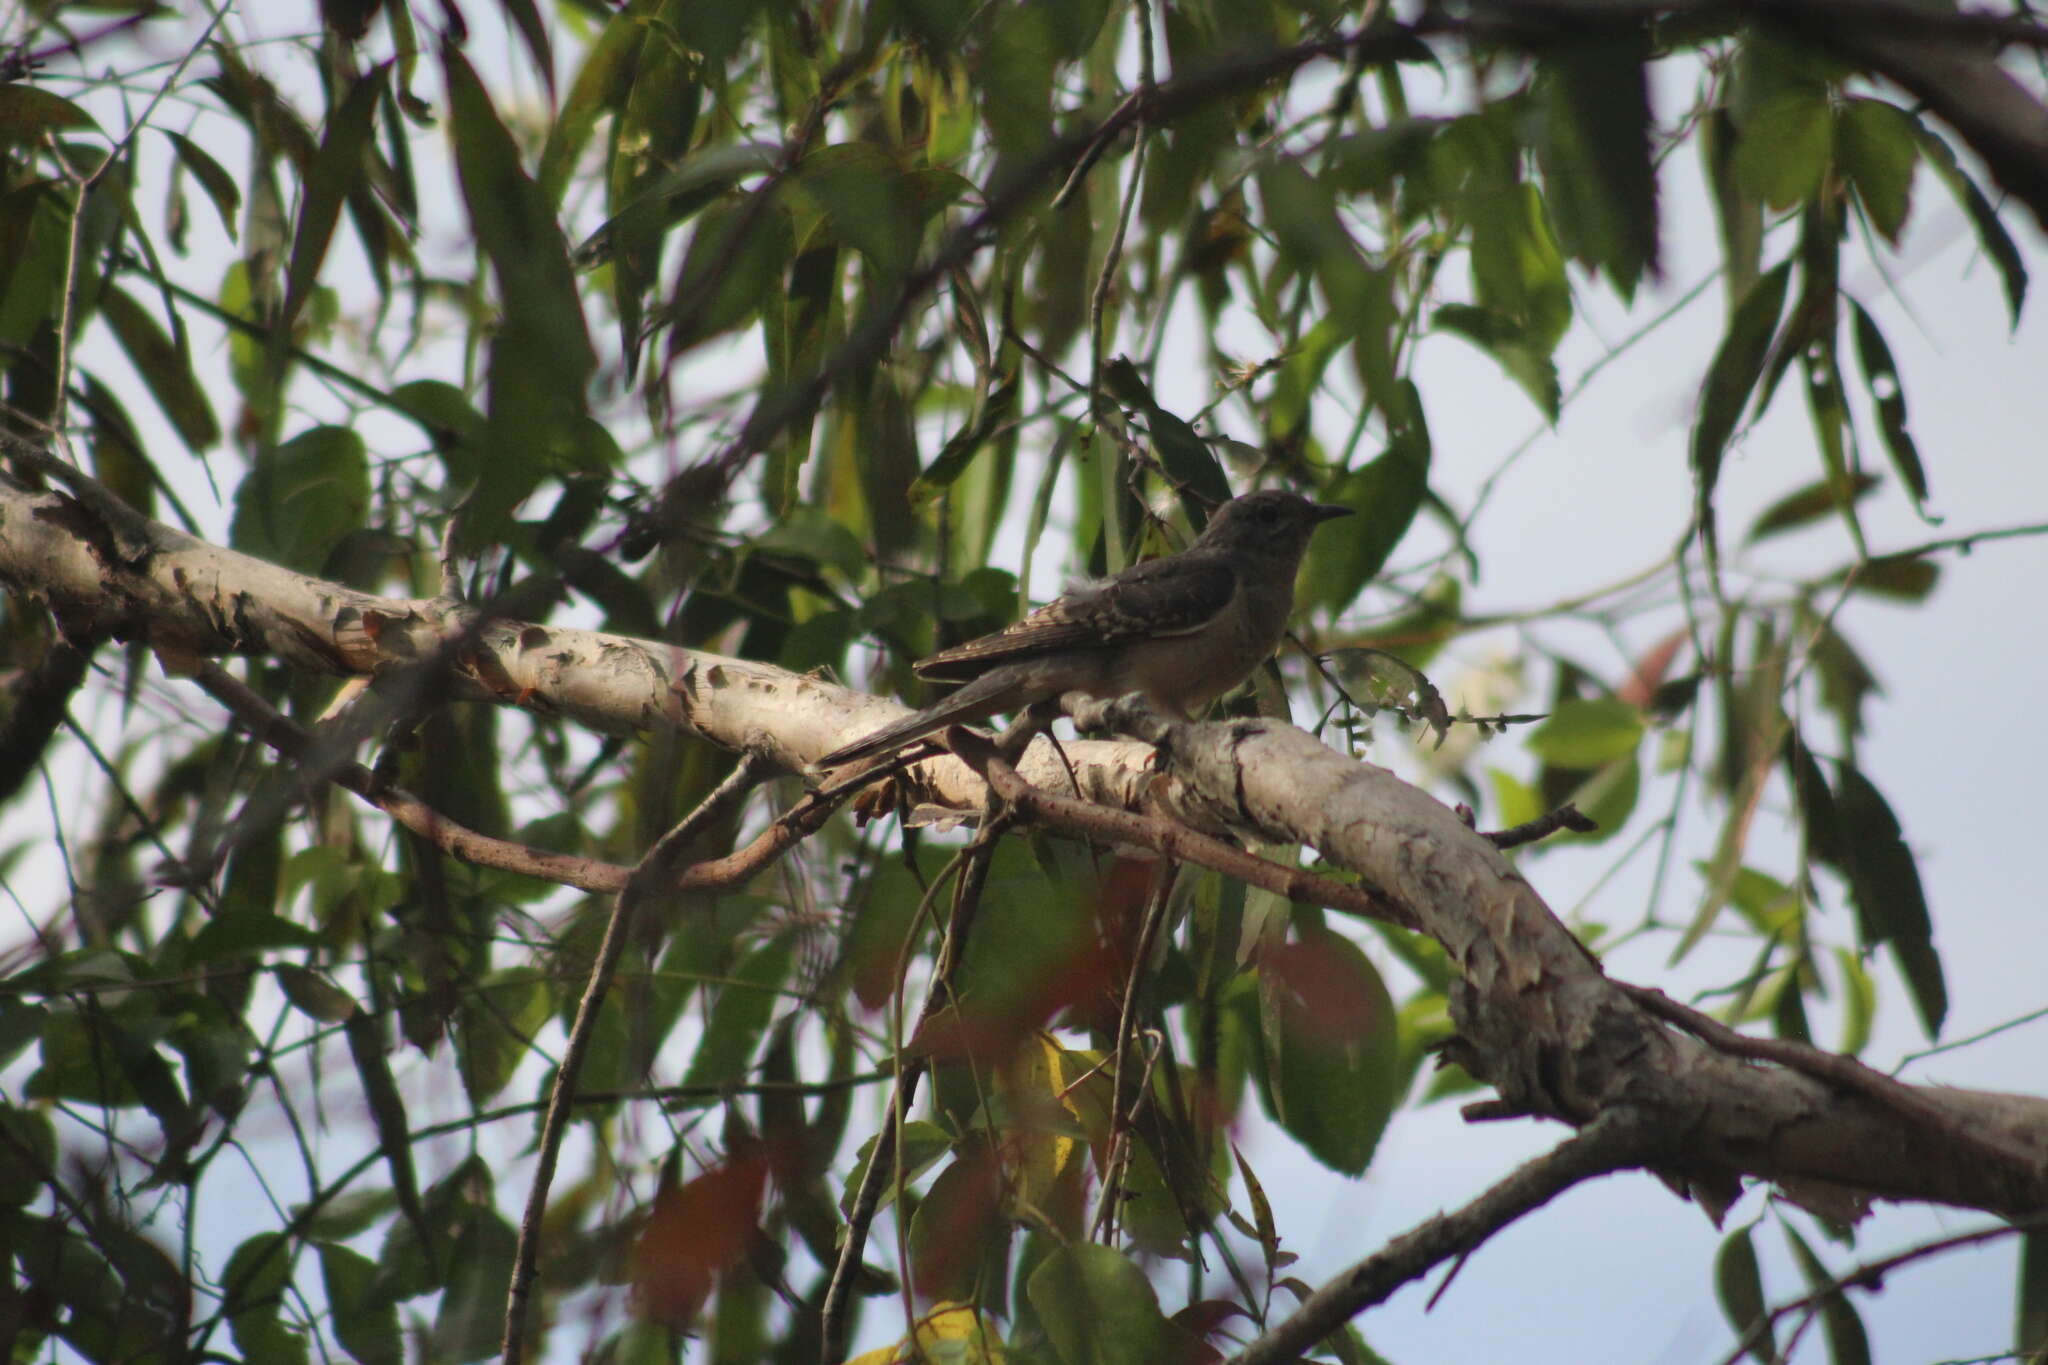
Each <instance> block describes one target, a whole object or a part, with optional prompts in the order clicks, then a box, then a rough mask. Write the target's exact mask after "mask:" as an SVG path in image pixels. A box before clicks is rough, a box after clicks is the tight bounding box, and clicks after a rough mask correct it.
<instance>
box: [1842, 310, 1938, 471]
mask: <svg viewBox="0 0 2048 1365" xmlns="http://www.w3.org/2000/svg"><path fill="white" fill-rule="evenodd" d="M1849 307H1850V316H1851V317H1852V318H1854V319H1855V328H1856V363H1857V364H1858V366H1859V367H1860V368H1861V369H1862V371H1863V382H1864V385H1865V386H1866V387H1867V388H1868V389H1869V391H1870V405H1871V406H1872V407H1873V408H1875V409H1876V410H1877V429H1878V432H1879V433H1880V434H1881V435H1882V436H1883V437H1884V448H1885V450H1886V452H1888V453H1889V454H1890V455H1891V457H1892V468H1893V469H1896V470H1897V471H1898V472H1899V478H1900V479H1901V480H1902V481H1904V483H1905V485H1906V491H1907V492H1909V493H1911V494H1912V495H1913V501H1915V502H1919V503H1924V502H1926V501H1927V471H1926V468H1925V467H1924V466H1923V465H1922V464H1921V463H1920V449H1919V447H1918V446H1916V445H1914V444H1913V434H1912V433H1911V432H1910V431H1908V430H1907V429H1906V387H1905V384H1904V382H1903V381H1902V380H1901V379H1900V378H1899V367H1898V365H1897V363H1896V362H1894V361H1893V360H1892V352H1891V348H1890V347H1889V346H1887V345H1885V341H1884V333H1882V332H1880V331H1878V329H1877V323H1876V322H1875V321H1873V320H1872V318H1871V316H1870V313H1869V312H1868V311H1867V310H1866V309H1865V308H1864V307H1863V305H1862V304H1860V303H1857V302H1856V301H1854V300H1853V299H1852V300H1850V304H1849Z"/></svg>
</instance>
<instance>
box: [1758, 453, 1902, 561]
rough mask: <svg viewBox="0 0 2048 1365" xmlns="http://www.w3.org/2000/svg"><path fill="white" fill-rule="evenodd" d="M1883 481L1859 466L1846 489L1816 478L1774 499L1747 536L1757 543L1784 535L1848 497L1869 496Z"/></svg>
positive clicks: (1831, 481) (1821, 514)
mask: <svg viewBox="0 0 2048 1365" xmlns="http://www.w3.org/2000/svg"><path fill="white" fill-rule="evenodd" d="M1880 482H1881V481H1880V480H1879V479H1878V477H1877V475H1875V474H1870V473H1866V472H1864V471H1862V470H1858V471H1856V472H1855V473H1853V474H1851V475H1850V476H1849V486H1848V487H1847V488H1846V489H1842V488H1839V487H1837V486H1836V484H1835V482H1834V480H1832V479H1816V480H1815V481H1814V482H1812V483H1810V484H1807V485H1806V486H1805V487H1803V488H1797V489H1794V490H1793V491H1792V492H1790V493H1787V494H1786V495H1785V496H1784V497H1782V498H1780V499H1778V500H1777V501H1776V502H1774V503H1772V504H1771V505H1770V506H1769V507H1767V508H1765V509H1764V510H1763V511H1762V512H1761V513H1759V514H1758V516H1757V519H1756V520H1755V521H1753V522H1751V523H1750V527H1749V534H1748V535H1747V536H1745V537H1744V540H1745V541H1746V542H1748V543H1751V544H1754V543H1755V542H1756V541H1759V540H1763V539H1765V538H1766V537H1768V536H1775V535H1782V534H1784V533H1785V532H1787V531H1794V530H1797V529H1799V528H1800V527H1802V526H1811V525H1812V524H1813V523H1814V522H1816V521H1819V520H1820V519H1821V518H1823V517H1825V516H1828V515H1830V514H1832V513H1834V512H1835V511H1837V510H1838V509H1839V508H1840V507H1841V505H1842V503H1843V501H1844V499H1845V498H1846V499H1847V500H1848V501H1851V502H1856V501H1861V500H1862V499H1863V498H1865V497H1867V496H1869V495H1870V493H1872V492H1873V491H1874V490H1876V488H1877V487H1878V485H1879V483H1880Z"/></svg>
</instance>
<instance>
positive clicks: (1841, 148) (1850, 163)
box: [1835, 99, 1921, 246]
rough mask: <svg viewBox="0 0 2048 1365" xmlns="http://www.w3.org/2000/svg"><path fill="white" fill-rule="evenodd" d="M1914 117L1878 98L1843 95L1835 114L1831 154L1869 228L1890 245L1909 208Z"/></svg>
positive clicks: (1916, 136)
mask: <svg viewBox="0 0 2048 1365" xmlns="http://www.w3.org/2000/svg"><path fill="white" fill-rule="evenodd" d="M1920 132H1921V130H1920V120H1919V119H1917V118H1915V117H1913V115H1912V114H1910V113H1908V112H1907V111H1906V110H1904V109H1901V108H1899V107H1898V106H1897V105H1895V104H1887V103H1885V102H1884V101H1883V100H1873V99H1849V100H1845V101H1843V103H1842V107H1841V108H1840V109H1839V110H1838V111H1837V112H1836V114H1835V159H1836V161H1837V162H1838V163H1839V164H1840V165H1841V168H1842V170H1843V172H1844V173H1845V174H1846V175H1847V176H1848V177H1849V184H1850V185H1851V186H1853V187H1854V188H1855V190H1856V197H1857V198H1858V199H1860V200H1862V201H1863V210H1864V212H1866V213H1868V214H1869V215H1870V223H1871V226H1872V227H1875V228H1876V229H1877V230H1878V233H1879V234H1880V235H1881V236H1883V238H1884V239H1885V240H1886V241H1887V242H1890V243H1891V244H1892V245H1894V246H1896V245H1898V241H1899V231H1900V229H1902V228H1904V227H1905V226H1906V216H1907V215H1908V214H1909V213H1910V212H1911V211H1912V207H1913V171H1914V169H1915V168H1916V167H1917V166H1918V165H1919V164H1920Z"/></svg>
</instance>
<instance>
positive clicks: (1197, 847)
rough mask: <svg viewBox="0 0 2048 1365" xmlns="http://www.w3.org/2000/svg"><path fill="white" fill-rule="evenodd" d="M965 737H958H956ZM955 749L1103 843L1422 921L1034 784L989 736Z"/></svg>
mask: <svg viewBox="0 0 2048 1365" xmlns="http://www.w3.org/2000/svg"><path fill="white" fill-rule="evenodd" d="M956 738H957V739H958V741H959V742H954V741H955V739H956ZM948 743H950V744H952V747H953V752H954V753H955V754H956V755H957V756H958V757H959V758H960V760H961V761H962V762H964V763H966V764H967V766H968V767H970V768H972V769H974V770H975V772H976V773H978V774H979V775H980V776H981V778H982V780H983V781H985V782H987V783H988V784H989V787H990V789H991V790H993V791H994V792H995V793H996V794H997V795H998V796H1001V797H1002V798H1003V800H1004V801H1006V802H1008V803H1010V805H1012V806H1013V807H1015V809H1016V811H1017V813H1018V814H1019V815H1020V816H1023V817H1025V818H1028V819H1031V820H1034V821H1037V822H1038V823H1040V824H1044V825H1048V826H1050V827H1052V828H1054V829H1058V830H1062V831H1064V832H1066V833H1070V834H1079V835H1083V836H1085V837H1087V838H1091V839H1096V840H1099V841H1101V842H1103V843H1127V844H1136V845H1138V846H1140V847H1141V848H1149V849H1151V850H1153V851H1154V852H1155V853H1161V854H1164V855H1165V856H1167V857H1169V858H1175V859H1178V860H1180V861H1182V862H1189V863H1194V864H1196V865H1198V866H1201V867H1206V868H1210V869H1212V870H1214V871H1217V872H1221V873H1223V874H1224V875H1225V876H1228V877H1235V878H1237V879H1238V880H1239V881H1242V882H1244V883H1245V884H1246V885H1248V886H1256V887H1259V888H1260V889H1261V890H1265V891H1271V892H1272V893H1273V894H1274V895H1276V896H1282V897H1285V898H1286V899H1288V900H1290V901H1299V902H1301V903H1302V904H1305V905H1320V906H1324V907H1326V908H1328V909H1331V910H1340V911H1343V912H1344V913H1345V914H1349V915H1358V916H1360V917H1361V918H1364V919H1369V920H1376V921H1378V922H1379V923H1381V924H1392V925H1395V926H1397V927H1399V928H1402V929H1414V928H1416V927H1418V924H1419V921H1418V920H1417V919H1416V918H1415V916H1414V915H1413V914H1412V913H1411V912H1410V911H1409V910H1408V909H1407V907H1405V906H1402V905H1398V904H1396V903H1395V902H1393V901H1391V900H1388V899H1387V898H1386V897H1384V896H1382V895H1380V894H1378V893H1377V892H1374V891H1371V890H1368V889H1367V888H1365V887H1363V886H1352V885H1349V884H1347V883H1345V882H1340V881H1336V880H1334V879H1332V878H1329V877H1324V876H1320V875H1318V874H1316V873H1314V872H1309V871H1306V870H1304V869H1302V868H1298V867H1288V866H1287V865H1286V864H1284V863H1276V862H1274V861H1272V860H1271V859H1270V858H1261V857H1259V856H1258V855H1257V854H1255V853H1247V852H1246V851H1245V850H1243V849H1241V848H1237V847H1234V846H1233V845H1230V844H1227V843H1225V842H1223V841H1222V840H1221V839H1218V838H1215V837H1213V836H1211V835H1207V834H1203V833H1202V832H1200V831H1199V830H1196V829H1192V828H1190V827H1189V826H1187V825H1183V824H1181V823H1179V822H1178V821H1175V820H1169V819H1166V818H1165V817H1163V816H1157V815H1142V814H1139V813H1138V812H1136V811H1128V810H1116V809H1113V808H1112V807H1109V806H1100V805H1097V804H1095V803H1094V802H1092V801H1083V800H1081V799H1079V798H1078V797H1072V796H1063V795H1060V794H1059V793H1057V792H1049V791H1047V790H1045V789H1044V788H1043V787H1036V786H1033V785H1032V784H1031V783H1029V782H1027V781H1025V780H1024V778H1023V776H1022V775H1020V774H1019V773H1018V772H1017V770H1016V769H1015V768H1013V767H1011V766H1010V765H1009V764H1007V763H1005V762H1003V760H1002V759H1001V758H999V757H998V756H997V755H996V754H995V752H994V748H993V746H991V745H990V744H989V742H988V740H986V739H985V738H983V737H982V736H980V735H977V734H974V733H973V732H972V731H968V730H962V729H958V728H957V727H956V730H955V732H954V735H951V736H949V737H948Z"/></svg>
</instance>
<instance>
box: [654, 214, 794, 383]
mask: <svg viewBox="0 0 2048 1365" xmlns="http://www.w3.org/2000/svg"><path fill="white" fill-rule="evenodd" d="M759 193H760V195H766V196H769V197H768V198H767V199H766V200H763V199H761V198H759V197H758V196H757V197H755V198H750V199H743V200H737V201H734V202H731V203H722V204H716V205H714V206H712V207H711V208H710V209H707V210H706V211H705V212H704V213H703V215H702V216H701V217H699V218H698V220H697V230H696V231H695V232H694V233H692V234H691V235H690V245H689V246H688V248H686V249H685V251H684V253H683V264H682V267H681V268H680V269H679V270H677V271H676V283H675V288H674V289H673V290H672V291H671V292H670V294H669V300H668V304H667V316H668V323H669V327H670V333H669V342H668V348H669V353H670V354H671V355H674V354H677V353H679V352H681V351H684V350H687V349H688V348H690V347H692V346H696V345H699V344H700V343H702V342H705V341H708V340H709V339H711V338H712V337H715V336H718V335H719V334H720V333H723V332H728V331H731V330H732V329H733V328H735V327H739V326H742V325H744V324H745V323H746V322H747V321H748V320H749V319H750V318H752V317H753V316H754V315H755V314H756V313H757V312H759V311H760V309H761V301H762V299H763V298H764V297H765V291H768V290H780V289H782V288H783V287H784V285H783V273H784V269H785V267H787V266H788V264H789V262H790V253H791V250H792V248H793V247H794V246H795V242H794V241H793V240H792V237H791V230H790V221H789V214H788V212H787V211H786V210H785V209H784V208H783V206H782V204H781V202H780V196H779V195H777V194H776V192H775V191H774V190H773V189H772V188H770V189H764V190H761V191H760V192H759Z"/></svg>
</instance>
